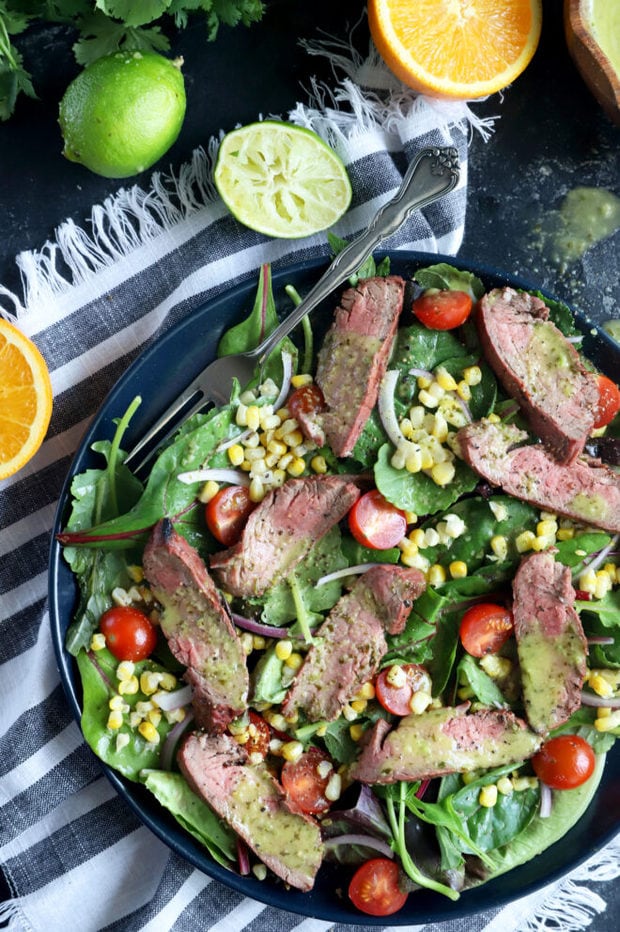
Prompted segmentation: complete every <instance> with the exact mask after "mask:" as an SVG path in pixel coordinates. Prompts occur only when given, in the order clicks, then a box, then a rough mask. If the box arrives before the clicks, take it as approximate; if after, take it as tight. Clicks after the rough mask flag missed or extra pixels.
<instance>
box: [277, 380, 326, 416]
mask: <svg viewBox="0 0 620 932" xmlns="http://www.w3.org/2000/svg"><path fill="white" fill-rule="evenodd" d="M286 407H287V408H288V410H289V413H290V415H291V417H294V418H295V420H296V421H302V420H303V419H304V417H308V415H314V414H317V413H318V412H319V411H322V410H323V408H324V407H325V398H324V397H323V392H322V391H321V389H320V388H319V386H318V385H317V384H316V383H315V382H308V384H307V385H301V386H300V387H299V388H296V389H295V391H294V392H291V394H290V395H289V396H288V399H287V402H286Z"/></svg>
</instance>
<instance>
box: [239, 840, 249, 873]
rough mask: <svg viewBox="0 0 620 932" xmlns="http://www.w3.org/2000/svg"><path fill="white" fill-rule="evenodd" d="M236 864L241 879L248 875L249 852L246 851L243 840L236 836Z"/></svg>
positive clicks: (246, 847)
mask: <svg viewBox="0 0 620 932" xmlns="http://www.w3.org/2000/svg"><path fill="white" fill-rule="evenodd" d="M237 864H238V866H239V873H240V874H241V876H242V877H246V876H247V875H248V874H249V873H250V852H249V851H248V846H247V845H246V843H245V842H244V840H243V838H240V837H239V836H238V835H237Z"/></svg>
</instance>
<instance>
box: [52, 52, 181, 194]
mask: <svg viewBox="0 0 620 932" xmlns="http://www.w3.org/2000/svg"><path fill="white" fill-rule="evenodd" d="M181 64H182V62H180V61H177V62H173V61H171V60H170V59H168V58H165V57H164V56H163V55H158V54H157V53H155V52H139V51H128V52H115V53H113V54H112V55H106V56H104V57H103V58H99V59H97V60H96V61H94V62H93V63H92V64H90V65H88V66H87V67H86V68H85V69H84V71H82V72H81V73H80V74H79V75H78V76H77V78H75V79H74V80H73V81H72V82H71V84H70V85H69V86H68V88H67V90H66V91H65V94H64V96H63V98H62V100H61V102H60V111H59V123H60V128H61V131H62V136H63V139H64V143H65V146H64V150H63V155H64V156H66V158H68V159H70V160H71V161H72V162H79V163H80V164H82V165H84V166H86V168H89V169H90V170H91V171H93V172H95V173H96V174H98V175H103V176H104V177H106V178H128V177H129V176H131V175H136V174H138V173H139V172H141V171H145V169H147V168H150V167H151V165H154V164H155V162H157V161H158V160H159V159H160V158H161V157H162V155H164V153H165V152H167V151H168V149H169V148H170V146H171V145H172V144H173V142H174V141H175V140H176V138H177V136H178V135H179V132H180V130H181V126H182V125H183V119H184V116H185V106H186V99H185V84H184V81H183V75H182V74H181V68H180V65H181Z"/></svg>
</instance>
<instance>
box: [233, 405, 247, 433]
mask: <svg viewBox="0 0 620 932" xmlns="http://www.w3.org/2000/svg"><path fill="white" fill-rule="evenodd" d="M247 416H248V406H247V405H246V404H244V403H243V402H242V401H241V402H239V404H238V405H237V410H236V411H235V424H236V425H237V427H247V425H248V420H247Z"/></svg>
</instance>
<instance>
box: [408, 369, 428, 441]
mask: <svg viewBox="0 0 620 932" xmlns="http://www.w3.org/2000/svg"><path fill="white" fill-rule="evenodd" d="M418 384H419V380H418ZM425 417H426V411H425V410H424V408H423V407H422V405H415V406H414V407H413V408H410V409H409V421H410V422H411V426H412V427H413V428H414V429H415V430H419V429H420V427H422V425H423V424H424V418H425Z"/></svg>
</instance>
